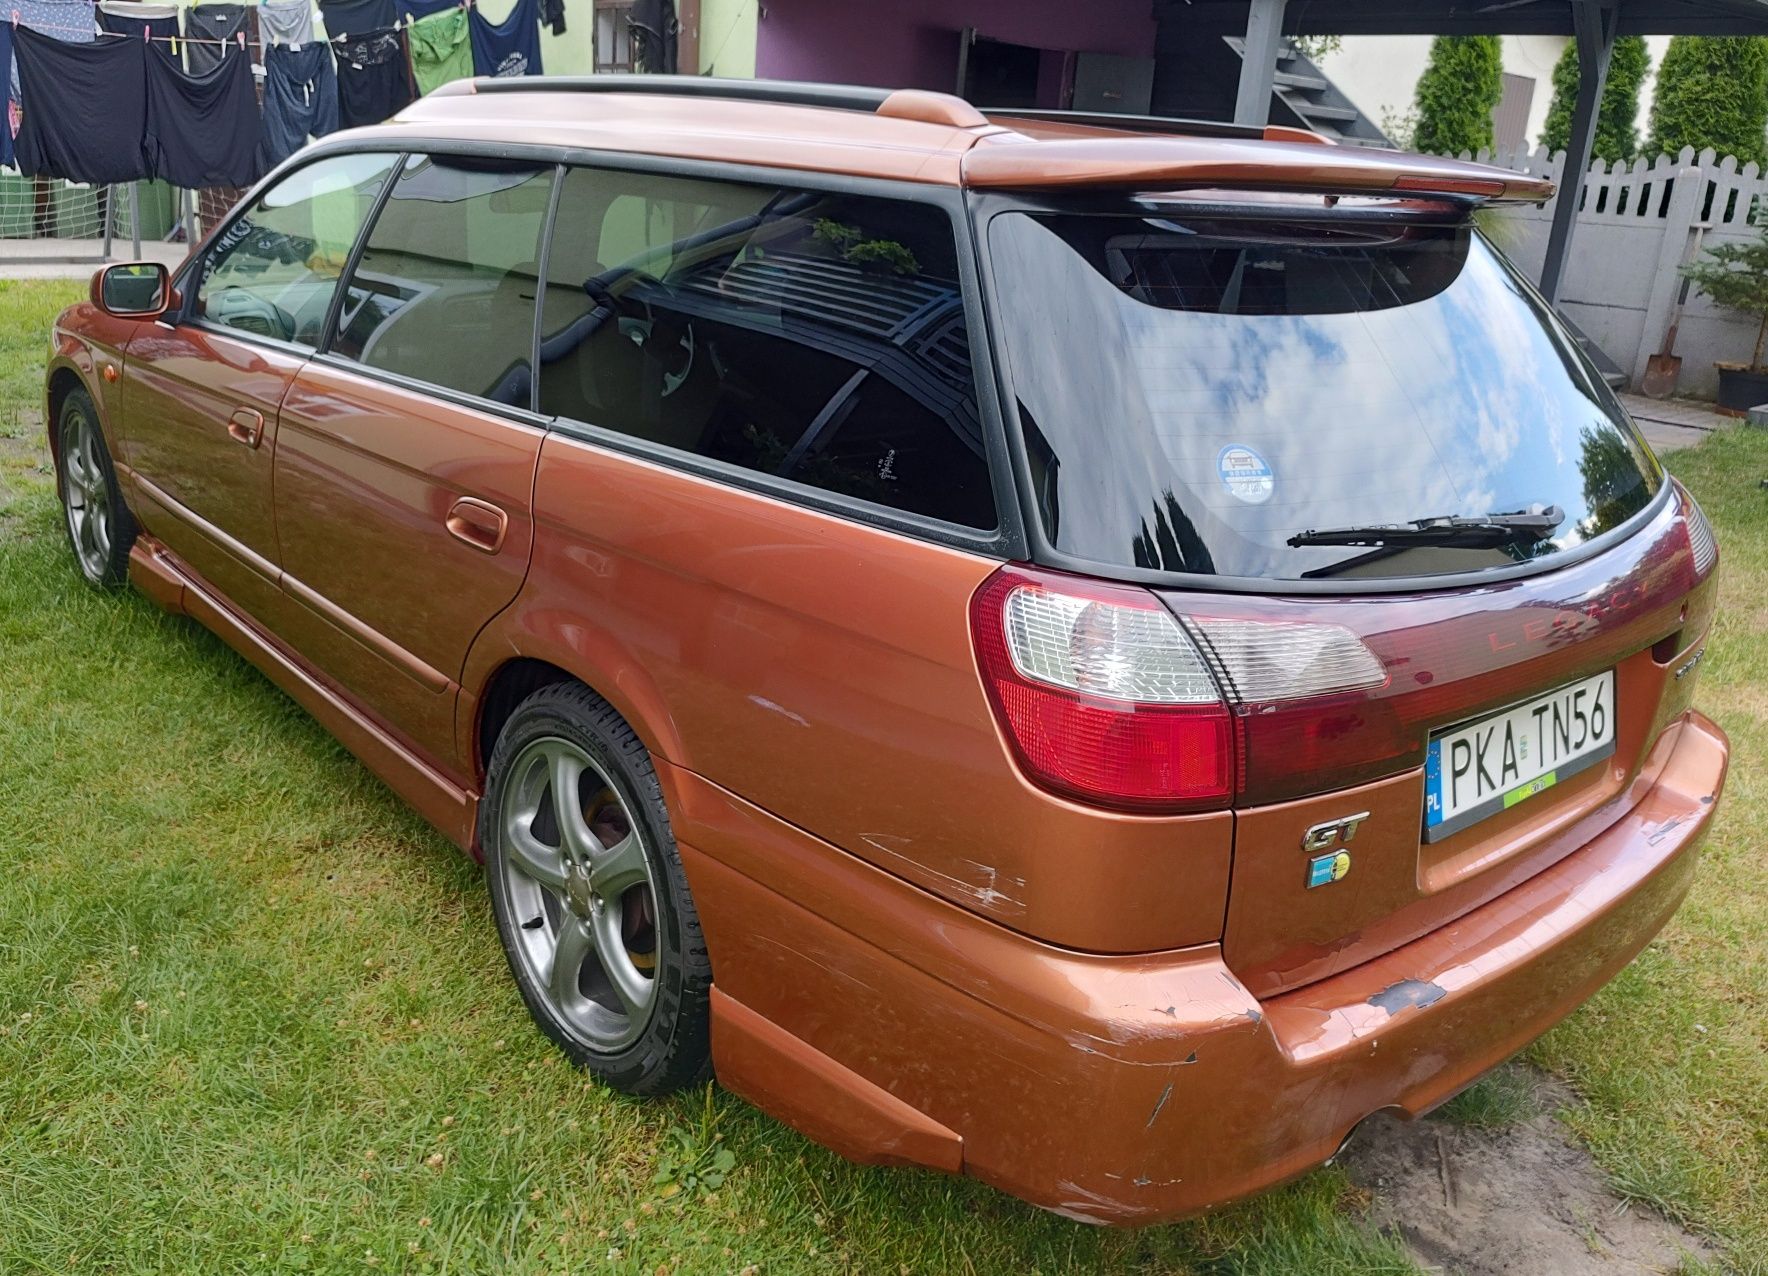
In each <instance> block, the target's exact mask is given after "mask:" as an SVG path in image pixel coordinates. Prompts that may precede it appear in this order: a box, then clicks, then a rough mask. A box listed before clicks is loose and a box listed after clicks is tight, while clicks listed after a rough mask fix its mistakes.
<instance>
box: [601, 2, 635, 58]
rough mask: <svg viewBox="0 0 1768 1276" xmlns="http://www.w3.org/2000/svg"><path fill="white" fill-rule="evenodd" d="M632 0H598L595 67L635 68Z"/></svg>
mask: <svg viewBox="0 0 1768 1276" xmlns="http://www.w3.org/2000/svg"><path fill="white" fill-rule="evenodd" d="M631 19H632V0H595V69H596V70H597V71H631V70H632V69H633V52H632V46H633V40H632V21H631Z"/></svg>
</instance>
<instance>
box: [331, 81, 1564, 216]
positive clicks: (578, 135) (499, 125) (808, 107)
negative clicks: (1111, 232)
mask: <svg viewBox="0 0 1768 1276" xmlns="http://www.w3.org/2000/svg"><path fill="white" fill-rule="evenodd" d="M418 134H421V135H422V136H423V137H424V138H425V139H426V140H434V141H449V142H465V143H476V144H481V145H485V146H489V147H496V146H500V145H501V146H509V145H512V144H527V145H540V146H546V147H558V148H570V149H586V150H598V151H614V152H626V153H632V154H644V155H655V156H667V157H671V158H677V159H691V160H707V161H722V162H725V163H732V164H740V165H754V166H764V167H769V168H777V169H798V170H803V171H808V172H817V173H829V174H842V175H847V176H855V177H874V178H885V179H893V180H897V181H911V182H922V183H930V184H935V185H944V186H954V187H967V188H970V189H977V190H1021V191H1030V190H1040V189H1041V190H1050V189H1059V188H1072V187H1094V188H1118V189H1139V190H1163V191H1164V190H1183V189H1221V188H1230V189H1261V188H1263V189H1280V190H1286V191H1287V190H1293V191H1307V192H1319V193H1324V194H1346V193H1354V194H1369V195H1392V196H1400V197H1409V198H1419V197H1425V196H1431V195H1435V196H1448V197H1453V198H1457V199H1461V200H1477V201H1487V200H1526V201H1530V202H1535V201H1540V200H1544V199H1546V198H1548V197H1549V196H1550V195H1551V194H1552V192H1553V186H1552V184H1551V183H1550V182H1548V181H1546V180H1545V179H1542V178H1539V177H1534V176H1529V175H1525V174H1520V173H1516V172H1513V171H1511V170H1508V169H1500V168H1493V167H1490V166H1487V165H1481V164H1467V163H1461V162H1457V161H1454V160H1444V159H1436V158H1431V157H1426V156H1419V155H1405V154H1401V153H1400V152H1397V151H1384V150H1376V149H1371V148H1364V147H1351V146H1338V145H1335V144H1334V143H1332V142H1330V141H1328V140H1327V139H1325V138H1323V137H1320V136H1319V135H1317V134H1313V133H1309V132H1306V131H1304V130H1301V129H1289V128H1280V127H1273V128H1265V129H1256V128H1245V127H1237V126H1234V125H1230V124H1223V123H1218V122H1211V121H1186V120H1169V119H1159V118H1147V117H1128V116H1126V117H1121V122H1120V121H1119V119H1117V118H1112V117H1103V118H1102V117H1098V116H1079V115H1073V114H1069V113H1058V112H1036V111H1029V112H1027V111H1021V112H1005V111H1003V112H990V113H987V114H985V113H983V112H981V111H979V110H977V109H976V108H975V107H974V106H972V105H971V104H970V103H968V102H966V101H964V100H963V99H962V98H958V97H954V96H952V95H950V94H945V93H933V92H928V91H926V90H920V89H898V90H895V91H889V90H881V89H867V88H850V87H846V86H839V85H814V84H796V83H778V82H772V81H746V80H707V79H701V78H695V77H673V76H614V75H601V76H592V77H583V78H571V77H546V76H536V77H529V78H523V79H508V80H496V79H477V80H460V81H456V82H454V83H452V84H448V85H444V86H443V87H442V88H440V89H437V90H436V91H434V92H432V93H430V94H429V95H427V96H425V97H423V98H420V99H419V100H418V101H416V102H415V103H413V104H412V105H411V106H409V107H407V108H406V109H405V110H403V111H401V112H400V113H399V114H398V115H397V116H396V117H394V119H393V120H392V121H391V122H390V123H388V124H384V125H380V126H377V127H375V128H371V129H363V130H357V131H356V132H355V133H353V134H352V135H351V136H353V137H355V138H359V139H362V140H383V139H386V140H395V141H397V142H398V143H399V144H400V145H410V144H411V142H412V141H413V139H414V135H418Z"/></svg>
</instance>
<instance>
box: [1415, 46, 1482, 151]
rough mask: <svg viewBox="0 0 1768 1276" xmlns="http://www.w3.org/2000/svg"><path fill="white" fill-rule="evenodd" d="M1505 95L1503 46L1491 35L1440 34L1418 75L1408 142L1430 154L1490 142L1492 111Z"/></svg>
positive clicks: (1477, 146) (1475, 149)
mask: <svg viewBox="0 0 1768 1276" xmlns="http://www.w3.org/2000/svg"><path fill="white" fill-rule="evenodd" d="M1503 94H1504V69H1503V45H1502V43H1501V42H1500V40H1499V38H1498V37H1497V36H1495V35H1439V36H1438V37H1437V38H1436V39H1434V40H1432V41H1431V42H1430V63H1429V65H1427V66H1426V67H1425V68H1424V74H1423V75H1421V76H1419V77H1418V131H1417V133H1416V134H1415V135H1414V137H1413V145H1414V146H1415V147H1416V148H1417V149H1418V150H1420V151H1423V152H1425V153H1426V154H1430V155H1454V154H1457V153H1459V152H1461V151H1477V150H1479V149H1480V147H1482V146H1490V145H1491V144H1492V109H1493V108H1494V107H1496V106H1497V105H1498V99H1499V98H1500V97H1502V96H1503Z"/></svg>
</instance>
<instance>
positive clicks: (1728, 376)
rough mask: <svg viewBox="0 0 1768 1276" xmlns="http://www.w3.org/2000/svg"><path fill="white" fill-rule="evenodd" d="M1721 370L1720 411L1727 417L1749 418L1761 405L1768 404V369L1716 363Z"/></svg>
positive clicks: (1715, 365)
mask: <svg viewBox="0 0 1768 1276" xmlns="http://www.w3.org/2000/svg"><path fill="white" fill-rule="evenodd" d="M1713 366H1714V367H1716V368H1717V369H1719V403H1718V410H1719V411H1720V412H1721V413H1723V414H1724V415H1726V416H1747V415H1748V414H1749V410H1750V409H1751V408H1753V407H1755V406H1756V405H1757V404H1760V403H1768V368H1757V369H1753V370H1752V369H1751V368H1750V366H1749V365H1748V364H1743V363H1716V364H1714V365H1713Z"/></svg>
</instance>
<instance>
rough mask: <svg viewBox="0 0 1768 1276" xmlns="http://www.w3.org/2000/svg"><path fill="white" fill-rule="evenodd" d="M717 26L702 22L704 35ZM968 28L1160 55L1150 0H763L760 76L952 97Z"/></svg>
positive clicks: (1024, 39) (1054, 45) (1016, 38)
mask: <svg viewBox="0 0 1768 1276" xmlns="http://www.w3.org/2000/svg"><path fill="white" fill-rule="evenodd" d="M711 25H712V24H711V23H710V22H709V21H707V19H706V18H704V17H702V19H701V29H702V32H704V31H705V30H707V29H708V28H709V27H710V26H711ZM966 26H974V27H975V28H976V30H977V33H978V34H979V35H984V36H989V37H992V38H994V39H997V40H1008V41H1011V42H1013V43H1015V44H1028V45H1033V46H1035V47H1037V48H1043V49H1073V50H1081V51H1086V52H1094V53H1116V54H1120V55H1123V56H1126V57H1140V58H1150V57H1153V56H1154V27H1155V23H1154V13H1153V5H1152V4H1150V3H1149V0H1090V2H1089V3H1087V4H1085V5H1080V4H1075V3H1073V0H966V2H965V3H962V4H952V3H950V0H874V2H871V3H855V2H853V0H839V2H833V0H767V3H766V5H765V6H763V7H762V12H761V15H760V19H759V21H758V22H757V23H756V27H755V31H756V35H755V74H756V75H758V76H761V77H762V78H764V79H773V80H833V81H837V82H840V83H847V84H869V85H877V86H880V87H889V88H919V89H939V90H943V91H945V92H948V93H949V92H951V91H952V89H953V88H954V87H955V86H956V80H957V58H958V34H959V32H960V30H961V29H962V28H964V27H966ZM704 39H705V37H704V35H703V36H702V42H704ZM720 73H721V74H723V72H722V71H721V72H720Z"/></svg>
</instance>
